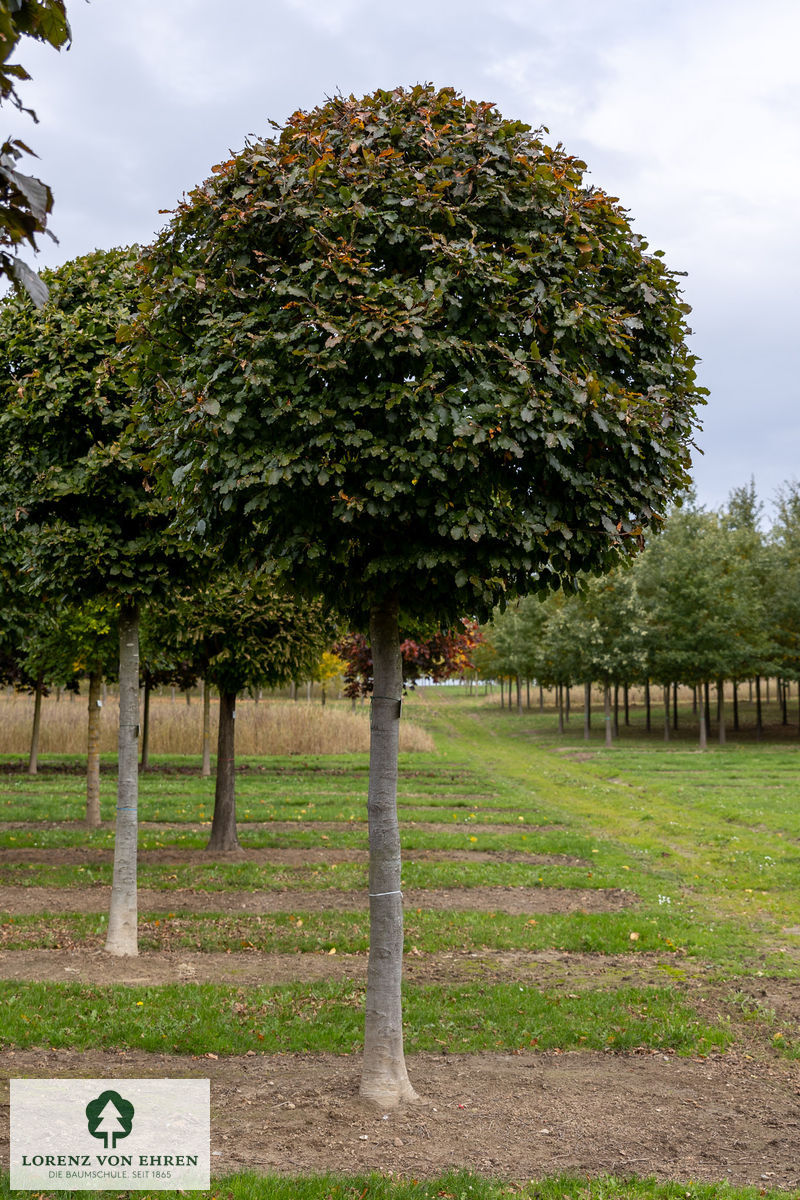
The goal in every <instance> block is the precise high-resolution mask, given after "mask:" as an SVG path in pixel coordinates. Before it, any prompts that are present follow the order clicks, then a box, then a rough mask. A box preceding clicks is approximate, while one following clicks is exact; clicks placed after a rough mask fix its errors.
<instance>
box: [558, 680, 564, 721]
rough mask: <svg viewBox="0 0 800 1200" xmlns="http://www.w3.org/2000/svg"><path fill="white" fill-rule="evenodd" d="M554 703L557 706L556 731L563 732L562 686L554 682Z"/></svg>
mask: <svg viewBox="0 0 800 1200" xmlns="http://www.w3.org/2000/svg"><path fill="white" fill-rule="evenodd" d="M556 704H557V706H558V732H559V733H563V732H564V686H563V684H560V683H557V684H556Z"/></svg>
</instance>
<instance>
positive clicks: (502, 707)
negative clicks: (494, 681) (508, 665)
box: [500, 675, 506, 709]
mask: <svg viewBox="0 0 800 1200" xmlns="http://www.w3.org/2000/svg"><path fill="white" fill-rule="evenodd" d="M505 706H506V705H505V701H504V699H503V676H502V675H501V676H500V708H501V709H504V708H505Z"/></svg>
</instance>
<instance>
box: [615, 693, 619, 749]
mask: <svg viewBox="0 0 800 1200" xmlns="http://www.w3.org/2000/svg"><path fill="white" fill-rule="evenodd" d="M614 737H615V738H618V737H619V684H618V683H615V684H614Z"/></svg>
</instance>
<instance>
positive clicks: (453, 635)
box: [333, 617, 483, 700]
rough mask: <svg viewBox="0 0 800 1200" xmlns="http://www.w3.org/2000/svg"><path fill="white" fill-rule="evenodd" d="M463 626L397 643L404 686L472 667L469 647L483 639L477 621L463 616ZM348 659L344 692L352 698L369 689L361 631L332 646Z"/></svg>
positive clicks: (440, 678) (367, 649)
mask: <svg viewBox="0 0 800 1200" xmlns="http://www.w3.org/2000/svg"><path fill="white" fill-rule="evenodd" d="M461 624H462V626H463V629H462V630H458V629H445V630H439V631H437V632H436V633H434V634H433V635H432V636H431V637H428V638H406V639H405V641H403V642H401V643H400V653H401V654H402V657H403V686H404V687H414V685H415V684H416V682H417V680H418V679H431V680H433V682H434V683H441V682H442V681H443V680H445V679H452V678H453V677H454V676H457V675H463V673H464V672H465V671H471V670H473V669H474V665H475V664H474V663H473V662H472V659H471V654H472V651H473V650H474V649H475V647H476V646H477V645H478V643H479V642H481V641H482V640H483V635H482V633H481V631H480V629H479V628H478V622H477V621H472V620H470V619H469V618H468V617H462V620H461ZM333 650H334V653H335V654H338V656H339V657H340V658H342V659H344V661H345V662H346V663H347V670H346V672H345V676H344V694H345V696H348V697H349V698H350V699H351V700H355V699H356V698H357V697H358V696H368V695H369V694H370V693H371V692H372V674H373V673H372V650H371V649H370V645H369V642H368V641H367V638H366V636H365V635H364V634H363V633H348V634H346V635H345V636H344V637H343V638H340V639H339V641H338V642H337V643H336V645H335V646H334V648H333Z"/></svg>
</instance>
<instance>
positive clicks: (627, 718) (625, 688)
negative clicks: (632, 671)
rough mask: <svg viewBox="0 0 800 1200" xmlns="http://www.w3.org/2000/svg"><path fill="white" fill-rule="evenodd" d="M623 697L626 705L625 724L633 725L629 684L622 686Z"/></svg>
mask: <svg viewBox="0 0 800 1200" xmlns="http://www.w3.org/2000/svg"><path fill="white" fill-rule="evenodd" d="M622 695H623V700H624V705H625V710H624V711H625V724H626V726H627V725H630V723H631V707H630V695H629V689H628V685H627V683H625V684H623V685H622Z"/></svg>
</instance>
